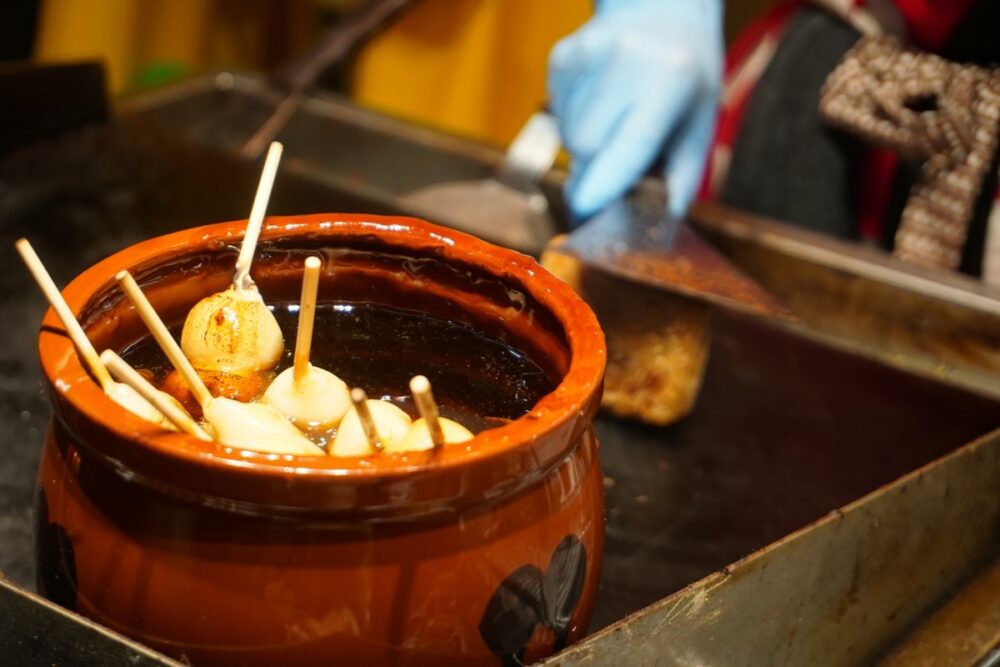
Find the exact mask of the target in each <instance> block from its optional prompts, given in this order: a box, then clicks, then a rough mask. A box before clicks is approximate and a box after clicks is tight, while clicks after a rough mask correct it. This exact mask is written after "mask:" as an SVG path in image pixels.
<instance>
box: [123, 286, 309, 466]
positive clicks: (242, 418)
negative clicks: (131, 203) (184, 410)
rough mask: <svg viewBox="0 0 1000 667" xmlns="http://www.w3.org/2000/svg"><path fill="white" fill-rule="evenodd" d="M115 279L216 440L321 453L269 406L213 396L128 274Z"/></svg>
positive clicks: (277, 451)
mask: <svg viewBox="0 0 1000 667" xmlns="http://www.w3.org/2000/svg"><path fill="white" fill-rule="evenodd" d="M115 279H116V280H117V281H118V283H119V284H120V285H121V287H122V289H123V290H124V291H125V294H126V295H127V296H128V297H129V299H130V300H131V301H132V304H133V305H134V306H135V308H136V310H137V311H138V313H139V316H140V317H141V318H142V320H143V322H145V323H146V326H147V327H148V328H149V331H150V333H151V334H152V335H153V338H154V339H155V340H156V342H157V343H158V344H159V345H160V348H161V349H162V350H163V352H164V354H166V356H167V358H168V359H169V360H170V363H172V364H173V365H174V368H176V369H177V371H178V372H179V373H180V374H181V376H182V377H183V378H184V379H185V380H186V381H187V383H188V385H189V386H190V387H191V391H192V393H193V394H194V396H195V399H196V400H197V401H198V403H199V404H200V405H201V409H202V412H203V414H204V416H205V421H206V422H207V423H208V425H209V426H210V427H211V428H212V431H213V432H214V435H215V439H216V440H218V441H219V442H221V443H222V444H224V445H229V446H231V447H241V448H244V449H252V450H255V451H264V452H270V453H275V454H299V455H303V456H317V455H322V454H323V453H324V452H323V450H322V449H320V448H319V447H317V446H316V445H314V444H313V443H312V442H311V441H310V440H309V439H308V438H306V437H305V436H304V435H302V433H301V431H299V430H298V429H297V428H295V426H294V425H292V423H291V422H289V421H288V420H287V419H286V418H285V416H284V415H282V414H281V413H280V412H279V411H278V410H275V409H274V408H272V407H271V406H268V405H264V404H262V403H241V402H239V401H234V400H232V399H228V398H216V397H213V396H212V395H211V393H209V391H208V387H206V386H205V383H204V382H203V381H202V379H201V377H200V376H199V375H198V372H197V371H195V369H194V366H192V365H191V362H190V361H189V360H188V359H187V357H185V356H184V353H183V351H181V348H180V346H179V345H177V341H175V340H174V339H173V337H172V336H171V335H170V331H168V330H167V327H166V325H165V324H164V323H163V320H161V319H160V316H159V315H157V313H156V311H155V309H154V308H153V306H152V304H150V303H149V300H148V299H146V296H145V294H143V292H142V290H141V289H140V288H139V285H137V284H136V282H135V279H134V278H132V276H131V275H130V274H129V273H128V271H121V272H119V273H118V275H117V276H116V277H115Z"/></svg>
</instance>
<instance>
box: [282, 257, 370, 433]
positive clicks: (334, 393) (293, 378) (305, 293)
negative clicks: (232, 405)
mask: <svg viewBox="0 0 1000 667" xmlns="http://www.w3.org/2000/svg"><path fill="white" fill-rule="evenodd" d="M320 265H321V264H320V260H319V258H317V257H310V258H309V259H307V260H306V265H305V271H304V273H303V276H302V299H301V302H300V304H299V329H298V336H297V337H296V340H295V359H294V364H293V366H292V367H291V368H286V369H285V370H284V371H282V372H281V373H279V374H278V377H276V378H275V379H274V382H272V383H271V386H269V387H268V388H267V391H266V392H264V398H263V402H264V403H266V404H267V405H270V406H273V407H275V408H277V409H278V410H280V411H281V413H282V414H284V415H285V416H286V417H288V418H289V419H291V420H292V423H293V424H295V425H296V426H298V427H299V428H300V429H302V430H306V431H311V432H317V431H328V430H330V429H331V428H334V427H336V426H337V425H338V424H340V421H341V420H342V419H343V418H344V415H345V414H346V413H347V410H348V408H350V406H351V397H350V395H349V394H348V391H347V384H345V383H344V381H343V380H341V379H340V378H339V377H337V376H336V375H334V374H333V373H331V372H329V371H325V370H323V369H322V368H318V367H316V366H313V365H312V364H311V363H309V353H310V350H311V346H312V335H313V323H314V321H315V318H316V296H317V291H318V286H319V270H320Z"/></svg>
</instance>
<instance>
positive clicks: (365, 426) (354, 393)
mask: <svg viewBox="0 0 1000 667" xmlns="http://www.w3.org/2000/svg"><path fill="white" fill-rule="evenodd" d="M351 401H352V402H353V403H354V409H355V410H357V412H358V419H359V420H360V421H361V429H362V430H363V431H364V432H365V438H367V440H368V445H369V446H370V447H371V448H372V449H374V450H375V451H377V452H381V451H382V449H383V446H382V441H381V440H379V437H378V429H376V428H375V420H374V419H373V418H372V413H371V410H369V409H368V403H367V401H368V396H367V395H365V390H364V389H360V388H358V387H355V388H354V389H352V390H351Z"/></svg>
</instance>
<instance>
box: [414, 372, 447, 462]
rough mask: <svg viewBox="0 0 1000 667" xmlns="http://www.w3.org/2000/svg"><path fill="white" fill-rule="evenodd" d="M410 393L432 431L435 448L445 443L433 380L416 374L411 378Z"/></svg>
mask: <svg viewBox="0 0 1000 667" xmlns="http://www.w3.org/2000/svg"><path fill="white" fill-rule="evenodd" d="M410 393H411V394H413V402H414V403H416V404H417V412H419V413H420V416H421V417H423V420H424V422H425V423H426V424H427V431H428V432H429V433H430V436H431V442H433V443H434V447H435V449H436V448H438V447H443V446H444V444H445V437H444V429H443V428H442V426H441V419H440V417H441V415H440V411H439V410H438V406H437V403H436V402H435V401H434V394H433V392H432V391H431V381H430V380H428V379H427V377H426V376H424V375H415V376H413V377H412V378H411V379H410Z"/></svg>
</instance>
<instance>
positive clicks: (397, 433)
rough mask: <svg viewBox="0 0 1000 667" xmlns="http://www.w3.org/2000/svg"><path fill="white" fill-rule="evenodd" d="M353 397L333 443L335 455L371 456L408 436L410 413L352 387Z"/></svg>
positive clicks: (332, 449) (332, 448) (332, 450)
mask: <svg viewBox="0 0 1000 667" xmlns="http://www.w3.org/2000/svg"><path fill="white" fill-rule="evenodd" d="M351 401H352V402H353V403H354V405H352V406H351V408H350V409H349V410H348V411H347V414H346V415H344V419H343V420H342V421H341V422H340V427H339V428H338V429H337V437H336V438H335V439H334V441H333V445H331V446H330V453H331V454H333V455H334V456H369V455H371V454H376V453H378V452H379V451H381V450H382V449H389V448H390V447H392V446H394V445H395V443H396V442H397V441H398V440H400V439H402V438H403V437H405V436H406V432H407V430H408V429H409V428H410V416H409V415H408V414H406V413H405V412H403V411H402V410H400V409H399V408H398V407H396V406H395V405H393V404H392V403H390V402H389V401H379V400H374V399H368V398H366V397H365V393H364V391H362V390H360V389H352V390H351ZM362 415H363V416H362Z"/></svg>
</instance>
